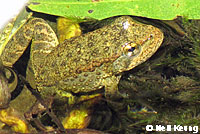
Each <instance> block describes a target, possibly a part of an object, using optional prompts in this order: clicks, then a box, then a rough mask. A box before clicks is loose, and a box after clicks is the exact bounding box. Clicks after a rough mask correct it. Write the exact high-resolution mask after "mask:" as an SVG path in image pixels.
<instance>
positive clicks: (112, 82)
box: [103, 75, 121, 98]
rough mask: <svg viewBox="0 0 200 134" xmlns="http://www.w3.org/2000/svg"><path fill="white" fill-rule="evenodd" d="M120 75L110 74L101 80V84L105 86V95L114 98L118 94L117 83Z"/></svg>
mask: <svg viewBox="0 0 200 134" xmlns="http://www.w3.org/2000/svg"><path fill="white" fill-rule="evenodd" d="M120 78H121V76H115V75H113V76H111V77H107V78H106V79H104V80H103V84H104V86H105V95H106V97H108V98H109V97H111V98H115V97H117V96H118V95H119V93H118V83H119V80H120Z"/></svg>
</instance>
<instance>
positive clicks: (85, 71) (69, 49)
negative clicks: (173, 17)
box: [1, 16, 163, 94]
mask: <svg viewBox="0 0 200 134" xmlns="http://www.w3.org/2000/svg"><path fill="white" fill-rule="evenodd" d="M30 41H32V44H31V54H30V62H31V65H32V71H33V74H34V79H35V86H36V88H37V89H38V90H39V91H40V92H41V93H47V92H48V93H55V92H57V91H66V92H74V93H78V92H90V91H94V90H98V89H101V88H102V87H105V90H106V93H109V94H110V93H114V92H115V91H116V89H117V84H118V82H119V79H120V77H121V73H122V72H124V71H127V70H130V69H132V68H134V67H136V66H137V65H139V64H141V63H143V62H144V61H146V60H147V59H148V58H149V57H151V56H152V55H153V54H154V53H155V52H156V50H157V49H158V48H159V47H160V45H161V43H162V41H163V33H162V32H161V30H159V29H158V28H156V27H154V26H152V25H146V24H141V23H139V22H137V21H135V20H133V19H132V18H131V17H129V16H123V17H118V18H116V19H115V20H114V21H113V22H112V23H111V24H109V25H106V26H104V27H102V28H100V29H97V30H95V31H93V32H88V33H86V34H83V35H81V36H77V37H73V38H71V39H67V40H65V41H64V42H63V43H62V44H59V43H58V39H57V36H56V34H55V33H54V31H53V30H52V29H51V27H50V26H49V25H48V24H47V23H46V22H45V21H44V20H43V19H40V18H34V19H31V20H29V21H28V22H27V23H26V24H25V25H24V26H23V27H22V28H21V29H20V30H19V32H18V33H16V36H15V37H14V38H13V39H12V40H11V41H10V42H9V43H10V45H9V44H8V45H6V48H5V51H4V52H3V54H2V56H1V57H2V60H3V62H4V64H5V65H8V66H10V65H12V64H13V63H14V62H15V61H16V60H17V59H18V58H19V57H20V55H21V53H23V52H24V49H25V48H26V47H27V45H28V44H29V43H30ZM11 47H12V50H13V49H14V50H15V51H12V53H11V52H10V51H9V50H10V49H9V48H11ZM8 56H9V57H11V58H8Z"/></svg>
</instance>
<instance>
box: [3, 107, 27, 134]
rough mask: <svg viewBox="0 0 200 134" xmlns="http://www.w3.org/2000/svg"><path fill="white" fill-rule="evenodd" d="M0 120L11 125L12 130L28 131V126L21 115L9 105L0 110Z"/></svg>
mask: <svg viewBox="0 0 200 134" xmlns="http://www.w3.org/2000/svg"><path fill="white" fill-rule="evenodd" d="M0 121H1V122H3V123H4V124H6V125H8V126H10V127H11V129H12V131H14V132H20V133H28V132H29V130H28V126H27V123H26V121H25V119H24V117H23V116H21V115H20V114H19V113H18V112H17V111H16V110H14V109H13V108H11V107H9V108H7V109H2V110H0Z"/></svg>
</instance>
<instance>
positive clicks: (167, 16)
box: [28, 0, 200, 20]
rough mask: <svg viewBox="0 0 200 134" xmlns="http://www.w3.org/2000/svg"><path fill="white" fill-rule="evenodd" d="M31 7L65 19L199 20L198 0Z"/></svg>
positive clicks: (71, 1)
mask: <svg viewBox="0 0 200 134" xmlns="http://www.w3.org/2000/svg"><path fill="white" fill-rule="evenodd" d="M28 7H29V8H30V9H31V10H33V11H37V12H42V13H47V14H52V15H57V16H63V17H68V18H81V19H84V18H93V19H98V20H101V19H104V18H108V17H111V16H117V15H134V16H142V17H147V18H153V19H161V20H172V19H174V18H176V17H177V16H185V17H187V18H188V19H200V1H198V0H153V1H152V0H31V1H30V3H29V6H28Z"/></svg>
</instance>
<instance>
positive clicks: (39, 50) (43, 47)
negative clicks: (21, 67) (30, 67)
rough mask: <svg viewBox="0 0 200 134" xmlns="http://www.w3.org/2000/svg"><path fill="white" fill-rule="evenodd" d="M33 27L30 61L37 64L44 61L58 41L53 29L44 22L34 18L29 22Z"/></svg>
mask: <svg viewBox="0 0 200 134" xmlns="http://www.w3.org/2000/svg"><path fill="white" fill-rule="evenodd" d="M30 23H32V24H33V25H34V35H33V39H32V44H31V55H30V58H31V60H34V61H37V62H39V61H40V60H41V59H44V57H42V56H46V55H48V54H49V53H50V52H51V51H52V50H53V49H54V48H55V47H56V46H57V45H58V44H59V42H58V39H57V36H56V34H55V32H54V31H53V29H52V28H51V27H50V26H49V25H48V23H47V22H46V21H44V20H43V19H40V18H34V19H32V20H31V22H30Z"/></svg>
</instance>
